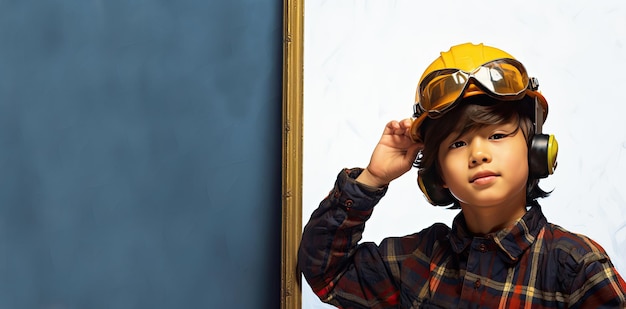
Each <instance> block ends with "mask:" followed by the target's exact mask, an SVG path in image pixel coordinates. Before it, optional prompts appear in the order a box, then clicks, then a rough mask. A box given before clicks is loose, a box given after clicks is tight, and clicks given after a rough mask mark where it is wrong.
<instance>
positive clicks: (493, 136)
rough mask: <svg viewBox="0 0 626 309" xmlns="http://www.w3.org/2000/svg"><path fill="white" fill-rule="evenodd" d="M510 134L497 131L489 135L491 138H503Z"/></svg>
mask: <svg viewBox="0 0 626 309" xmlns="http://www.w3.org/2000/svg"><path fill="white" fill-rule="evenodd" d="M507 136H509V134H504V133H496V134H493V135H491V136H490V137H489V139H503V138H505V137H507Z"/></svg>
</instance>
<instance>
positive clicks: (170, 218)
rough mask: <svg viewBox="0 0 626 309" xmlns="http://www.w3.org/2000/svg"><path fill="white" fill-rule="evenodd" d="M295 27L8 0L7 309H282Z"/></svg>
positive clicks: (2, 88) (1, 135)
mask: <svg viewBox="0 0 626 309" xmlns="http://www.w3.org/2000/svg"><path fill="white" fill-rule="evenodd" d="M281 27H282V2H281V1H272V0H260V1H259V0H257V1H251V0H250V1H243V0H237V1H191V0H181V1H147V0H138V1H118V0H115V1H95V0H94V1H82V0H58V1H0V308H276V307H277V306H278V303H279V288H280V286H279V281H280V273H279V269H280V268H279V265H280V247H279V246H280V213H281V212H280V201H281V200H280V162H281V159H280V153H281V152H280V145H281V142H280V134H281V133H280V132H281V131H280V122H281V121H280V117H281V116H280V115H281V66H282V63H281V31H282V29H281Z"/></svg>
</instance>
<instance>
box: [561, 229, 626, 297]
mask: <svg viewBox="0 0 626 309" xmlns="http://www.w3.org/2000/svg"><path fill="white" fill-rule="evenodd" d="M587 242H588V244H589V245H590V247H591V248H592V250H591V251H590V252H586V253H585V254H584V255H579V256H577V258H576V260H577V261H576V263H575V265H577V266H576V267H568V268H569V271H570V273H572V279H573V280H572V284H571V291H570V294H569V295H570V299H569V308H626V283H625V282H624V279H623V278H622V277H621V276H620V274H619V273H618V272H617V271H616V269H615V267H614V266H613V263H611V260H610V259H609V257H608V255H607V254H606V253H605V251H604V249H602V247H600V245H598V244H597V243H595V242H593V240H590V239H587ZM574 256H575V257H576V255H574Z"/></svg>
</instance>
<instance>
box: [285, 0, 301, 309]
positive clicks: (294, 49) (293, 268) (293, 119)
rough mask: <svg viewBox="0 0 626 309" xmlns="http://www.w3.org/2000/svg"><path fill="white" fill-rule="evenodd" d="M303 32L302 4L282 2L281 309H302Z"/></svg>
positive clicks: (290, 1) (298, 1)
mask: <svg viewBox="0 0 626 309" xmlns="http://www.w3.org/2000/svg"><path fill="white" fill-rule="evenodd" d="M303 30H304V2H303V0H283V118H282V119H283V126H284V127H283V137H282V138H283V153H282V156H283V161H282V241H281V293H280V298H281V299H280V307H281V309H300V308H301V307H302V291H301V284H300V283H301V282H300V281H301V275H300V272H299V271H298V270H297V260H298V257H297V256H298V254H297V253H298V245H299V243H300V235H301V234H302V142H303V133H302V130H303V126H302V120H303V71H304V61H303V50H304V43H303V41H304V38H303V36H304V31H303Z"/></svg>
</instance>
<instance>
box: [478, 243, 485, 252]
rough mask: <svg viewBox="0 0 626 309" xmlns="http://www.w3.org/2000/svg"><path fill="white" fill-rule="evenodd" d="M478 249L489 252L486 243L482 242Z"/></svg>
mask: <svg viewBox="0 0 626 309" xmlns="http://www.w3.org/2000/svg"><path fill="white" fill-rule="evenodd" d="M478 250H479V251H480V252H487V246H486V245H485V244H480V245H479V246H478Z"/></svg>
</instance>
